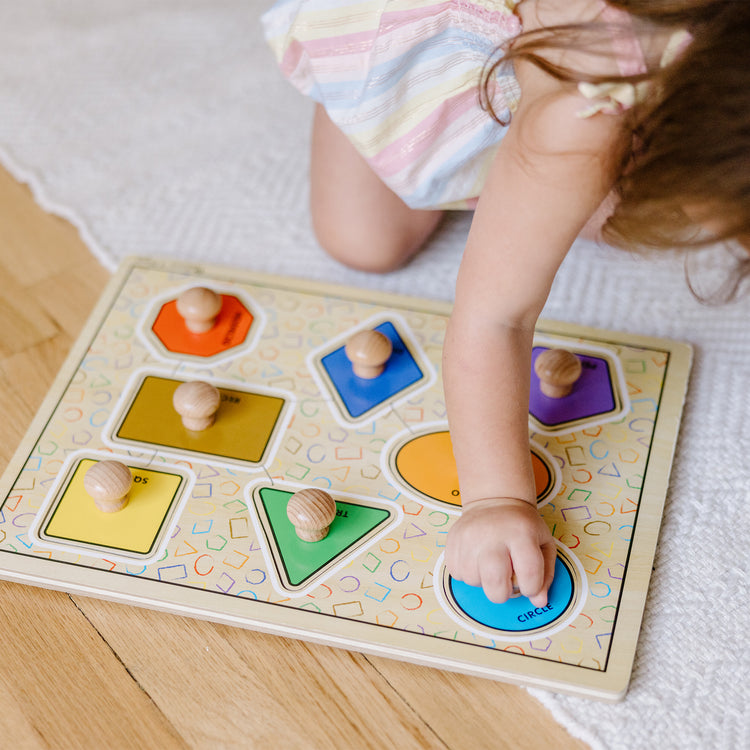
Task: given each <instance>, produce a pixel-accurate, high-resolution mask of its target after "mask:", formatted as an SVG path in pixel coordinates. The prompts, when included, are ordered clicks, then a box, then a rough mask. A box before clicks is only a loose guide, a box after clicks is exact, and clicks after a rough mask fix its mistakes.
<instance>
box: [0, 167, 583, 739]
mask: <svg viewBox="0 0 750 750" xmlns="http://www.w3.org/2000/svg"><path fill="white" fill-rule="evenodd" d="M0 237H1V238H2V241H1V242H0V413H2V414H3V415H4V419H3V420H2V421H0V468H1V467H4V466H5V464H6V463H7V462H8V460H9V458H10V457H11V455H12V454H13V452H14V450H15V449H16V447H17V445H18V443H19V442H20V440H21V438H22V436H23V434H24V432H25V430H26V428H27V426H28V424H29V422H30V421H31V419H32V417H33V416H34V414H35V412H36V410H37V408H38V407H39V404H40V403H41V401H42V399H43V398H44V395H45V393H46V391H47V389H48V388H49V386H50V385H51V383H52V381H53V380H54V378H55V375H56V373H57V370H58V368H59V367H60V365H61V364H62V361H63V359H64V357H65V355H66V353H67V351H68V349H69V348H70V346H71V344H72V343H73V341H74V340H75V338H76V336H77V335H78V332H79V331H80V329H81V327H82V326H83V324H84V322H85V320H86V318H87V316H88V314H89V313H90V311H91V309H92V308H93V306H94V304H95V302H96V299H97V297H98V294H99V291H100V290H101V288H102V287H103V285H104V283H105V281H106V279H107V278H108V274H107V272H106V271H105V270H104V269H103V268H102V267H101V266H100V265H99V264H98V263H97V261H96V260H95V259H94V258H93V257H92V256H91V254H90V253H89V251H88V250H87V248H86V247H85V245H84V244H83V243H82V242H81V240H80V238H79V236H78V234H77V232H76V231H75V229H74V228H73V227H72V226H70V224H68V223H67V222H65V221H63V220H61V219H59V218H57V217H54V216H50V215H48V214H46V213H45V212H43V211H42V210H41V209H40V208H39V207H38V206H37V205H36V204H35V203H34V201H33V199H32V197H31V195H30V193H29V191H28V189H27V188H26V187H25V186H23V185H20V184H19V183H17V182H16V181H15V180H13V179H12V178H11V176H10V175H9V174H8V173H7V172H5V171H3V170H1V169H0ZM0 596H1V597H2V607H0V634H1V636H0V701H1V702H2V706H3V708H2V710H0V736H2V738H3V739H2V744H3V746H7V747H23V748H31V749H32V750H35V749H36V748H52V747H54V748H102V747H108V748H115V749H116V748H134V747H158V748H185V747H187V748H211V749H212V750H213V749H214V748H238V747H243V748H244V747H259V748H268V747H271V748H284V749H285V750H286V749H287V748H317V747H328V748H338V747H341V748H352V747H354V748H383V747H394V748H404V750H408V749H410V748H450V749H454V748H455V749H459V748H472V750H476V749H481V748H493V749H495V750H497V749H501V748H526V749H529V750H534V749H535V748H544V750H548V748H550V747H555V748H558V749H560V750H565V749H573V748H575V749H578V750H580V749H581V748H584V747H585V745H583V744H582V743H580V742H578V741H577V740H574V739H573V738H571V737H570V736H569V735H568V734H567V733H566V732H565V730H564V729H563V728H562V727H560V726H558V725H557V724H556V723H555V722H554V720H553V719H552V718H551V717H550V715H549V714H548V713H547V712H546V710H545V709H544V708H543V707H542V706H540V705H539V704H538V703H537V702H536V701H535V700H534V699H533V698H531V697H530V696H529V695H528V694H527V693H526V692H525V691H524V690H522V689H519V688H515V687H511V686H507V685H501V684H499V683H494V682H490V681H485V680H480V679H475V678H469V677H464V676H462V675H455V674H449V673H445V672H440V671H437V670H433V669H427V668H422V667H417V666H413V665H408V664H403V663H399V662H394V661H390V660H387V659H383V658H374V657H368V656H363V655H361V654H353V653H349V652H346V651H342V650H336V649H331V648H326V647H323V646H317V645H314V644H307V643H304V642H300V641H293V640H287V639H283V638H278V637H273V636H268V635H264V634H260V633H254V632H250V631H245V630H239V629H234V628H229V627H226V626H223V625H216V624H213V623H210V622H202V621H197V620H190V619H186V618H181V617H177V616H174V615H169V614H164V613H160V612H155V611H150V610H142V609H137V608H135V607H126V606H123V605H119V604H113V603H110V602H106V601H99V600H95V599H87V598H84V597H80V596H76V597H71V596H68V595H67V594H65V593H61V592H56V591H49V590H44V589H38V588H31V587H25V586H21V585H18V584H11V583H7V582H0Z"/></svg>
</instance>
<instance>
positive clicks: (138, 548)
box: [41, 458, 183, 555]
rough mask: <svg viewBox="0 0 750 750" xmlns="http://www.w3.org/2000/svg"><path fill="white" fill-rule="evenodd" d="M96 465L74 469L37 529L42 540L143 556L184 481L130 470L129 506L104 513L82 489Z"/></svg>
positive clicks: (176, 476) (84, 462) (174, 476)
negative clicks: (42, 526) (44, 521)
mask: <svg viewBox="0 0 750 750" xmlns="http://www.w3.org/2000/svg"><path fill="white" fill-rule="evenodd" d="M95 463H96V461H95V460H93V459H90V458H84V459H82V460H81V461H80V462H79V464H78V466H76V468H75V470H74V471H73V473H72V476H71V478H70V481H69V482H68V484H67V486H66V487H65V488H64V489H63V491H62V494H61V496H60V499H59V500H58V502H57V505H56V506H55V508H54V510H53V511H52V513H51V515H50V517H49V520H48V521H47V523H46V525H45V526H44V528H42V529H41V536H42V538H44V539H49V540H55V541H58V542H68V543H71V544H73V545H76V544H78V545H81V544H82V545H86V546H94V547H101V548H104V549H105V550H106V549H112V550H116V551H121V552H126V553H131V554H136V555H147V554H148V553H150V552H151V551H152V549H153V548H154V545H155V544H156V542H157V540H158V537H159V531H160V530H161V528H162V526H163V524H164V520H165V518H166V517H167V515H168V513H169V509H170V508H171V507H172V503H173V502H175V501H176V500H177V496H178V494H179V489H180V486H181V484H182V482H183V477H182V476H180V475H179V474H169V473H167V472H163V471H156V470H152V469H143V468H140V467H130V469H131V472H132V474H133V484H132V487H131V489H130V493H129V495H130V499H129V502H128V503H127V505H126V506H125V507H124V508H122V510H119V511H118V512H117V513H103V512H102V511H101V510H99V509H98V508H97V507H96V504H95V502H94V500H93V498H92V497H91V495H90V494H89V493H88V492H87V491H86V487H85V486H84V476H85V475H86V472H87V471H88V469H89V468H90V467H91V466H92V465H94V464H95Z"/></svg>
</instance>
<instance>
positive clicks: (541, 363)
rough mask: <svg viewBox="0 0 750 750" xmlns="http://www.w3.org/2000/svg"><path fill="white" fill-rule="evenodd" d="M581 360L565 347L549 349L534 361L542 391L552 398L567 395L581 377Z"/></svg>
mask: <svg viewBox="0 0 750 750" xmlns="http://www.w3.org/2000/svg"><path fill="white" fill-rule="evenodd" d="M581 370H582V368H581V360H580V359H578V357H577V356H576V355H575V354H573V352H569V351H567V350H565V349H547V350H546V351H543V352H542V353H541V354H540V355H539V356H538V357H537V358H536V362H535V363H534V372H535V373H536V374H537V375H538V376H539V386H540V388H541V390H542V393H543V394H544V395H545V396H549V397H550V398H562V397H563V396H567V395H568V394H569V393H570V392H571V390H573V385H574V384H575V382H576V381H577V380H578V378H580V377H581Z"/></svg>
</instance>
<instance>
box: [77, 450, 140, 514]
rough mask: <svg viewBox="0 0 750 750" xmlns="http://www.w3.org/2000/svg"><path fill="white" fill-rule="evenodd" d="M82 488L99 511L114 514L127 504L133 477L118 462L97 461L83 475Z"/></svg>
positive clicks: (127, 469) (125, 467)
mask: <svg viewBox="0 0 750 750" xmlns="http://www.w3.org/2000/svg"><path fill="white" fill-rule="evenodd" d="M83 486H84V488H85V490H86V492H88V493H89V495H91V497H92V498H93V500H94V502H95V503H96V507H97V508H99V510H101V511H103V512H104V513H116V512H117V511H118V510H122V509H123V508H124V507H125V506H126V505H127V504H128V500H129V499H130V498H129V496H128V493H129V492H130V488H131V487H132V486H133V475H132V474H131V472H130V469H129V468H128V467H127V466H125V464H122V463H120V462H119V461H109V460H106V461H97V463H95V464H94V465H93V466H91V467H90V468H89V470H88V471H87V472H86V474H85V475H84V477H83Z"/></svg>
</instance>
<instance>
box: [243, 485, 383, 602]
mask: <svg viewBox="0 0 750 750" xmlns="http://www.w3.org/2000/svg"><path fill="white" fill-rule="evenodd" d="M258 494H259V498H260V505H262V511H263V513H264V515H265V516H266V519H267V521H268V524H267V526H268V528H270V532H271V535H272V538H271V537H269V539H268V541H269V544H274V545H275V546H276V552H277V553H278V555H274V557H275V558H276V559H277V560H279V561H280V562H281V565H282V566H283V570H280V571H279V573H280V574H281V575H282V577H283V578H286V581H284V582H283V583H286V584H287V585H288V586H290V587H292V588H300V587H301V586H302V585H303V584H304V583H306V582H308V581H310V580H311V579H313V578H314V577H315V575H316V574H317V573H319V572H321V571H322V570H323V569H324V568H326V567H328V566H329V565H330V564H331V563H332V562H333V561H334V560H336V559H337V558H340V557H341V556H342V555H344V554H345V553H346V552H347V551H349V550H350V549H352V548H353V547H356V545H357V542H359V541H360V540H362V539H364V538H365V537H367V536H370V535H371V534H372V533H373V532H374V531H375V530H376V529H377V528H378V527H380V526H382V525H383V524H384V523H386V522H387V521H388V520H389V519H390V518H391V517H392V515H393V514H392V513H391V512H390V511H389V510H387V509H386V508H377V507H374V506H369V505H360V504H359V503H354V502H346V501H344V500H339V499H337V500H336V518H335V519H334V520H333V523H332V524H331V528H330V530H329V532H328V535H327V536H326V537H325V538H324V539H321V540H320V541H319V542H305V541H302V540H301V539H300V538H299V537H298V536H297V533H296V531H295V530H294V526H293V525H292V522H291V521H290V520H289V518H288V517H287V515H286V506H287V502H288V500H289V498H290V497H291V496H292V495H293V494H294V493H293V492H289V491H287V490H281V489H276V488H275V487H261V488H260V490H259V493H258ZM256 507H258V504H256ZM258 509H259V510H261V508H260V507H258Z"/></svg>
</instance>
